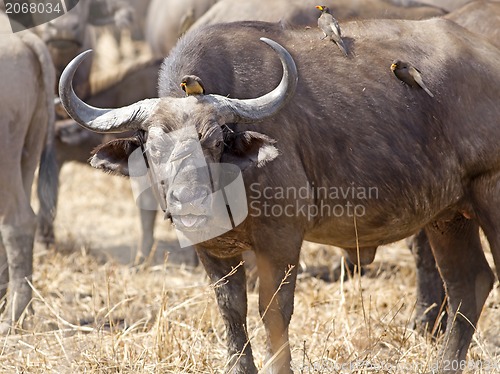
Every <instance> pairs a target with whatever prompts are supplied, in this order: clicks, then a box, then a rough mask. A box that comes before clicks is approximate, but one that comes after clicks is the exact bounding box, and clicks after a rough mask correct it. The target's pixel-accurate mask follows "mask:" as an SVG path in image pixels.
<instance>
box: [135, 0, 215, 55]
mask: <svg viewBox="0 0 500 374" xmlns="http://www.w3.org/2000/svg"><path fill="white" fill-rule="evenodd" d="M216 2H217V0H151V3H150V4H149V8H148V13H147V15H146V22H145V30H144V35H145V38H146V41H147V42H148V44H149V46H150V48H151V51H152V52H153V55H155V56H158V57H165V56H166V55H167V54H168V52H169V51H170V49H172V47H173V46H174V45H175V43H176V42H177V39H179V37H180V36H181V35H182V34H184V33H185V32H186V31H187V30H188V29H189V28H190V27H191V25H192V24H193V23H194V22H195V21H196V20H197V19H198V18H200V16H201V15H202V14H203V13H205V12H206V11H207V10H208V9H210V7H211V6H212V5H214V4H215V3H216Z"/></svg>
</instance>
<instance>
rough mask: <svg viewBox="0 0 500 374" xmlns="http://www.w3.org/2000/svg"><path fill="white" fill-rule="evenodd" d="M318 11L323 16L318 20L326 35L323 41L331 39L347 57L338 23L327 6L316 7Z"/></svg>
mask: <svg viewBox="0 0 500 374" xmlns="http://www.w3.org/2000/svg"><path fill="white" fill-rule="evenodd" d="M316 9H318V10H321V16H319V18H318V27H319V28H320V29H321V31H323V34H324V35H325V36H324V37H322V38H321V39H325V38H326V37H329V38H330V40H331V41H332V42H334V43H335V44H337V46H338V47H339V48H340V50H341V51H342V53H344V55H345V56H346V57H347V48H346V46H345V44H344V41H343V40H342V33H341V31H340V26H339V23H338V21H337V20H336V19H335V18H334V17H333V16H332V14H331V13H330V9H328V7H327V6H325V5H316Z"/></svg>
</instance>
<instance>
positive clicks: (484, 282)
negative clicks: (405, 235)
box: [426, 214, 494, 373]
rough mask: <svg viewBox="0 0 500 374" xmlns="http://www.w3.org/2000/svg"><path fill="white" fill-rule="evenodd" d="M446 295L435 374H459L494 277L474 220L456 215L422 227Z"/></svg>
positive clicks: (463, 365)
mask: <svg viewBox="0 0 500 374" xmlns="http://www.w3.org/2000/svg"><path fill="white" fill-rule="evenodd" d="M426 233H427V235H428V238H429V241H430V243H431V247H432V251H433V253H434V257H435V259H436V262H437V265H438V268H439V272H440V273H441V277H442V278H443V281H444V284H445V289H446V293H447V296H448V322H447V327H446V335H445V339H444V342H443V347H442V350H441V354H440V357H439V360H438V365H439V368H440V370H439V372H447V373H448V372H449V373H461V372H462V370H460V368H463V367H465V364H466V363H465V357H466V354H467V350H468V348H469V344H470V341H471V339H472V335H473V334H474V330H475V327H476V324H477V321H478V319H479V315H480V314H481V310H482V308H483V305H484V302H485V301H486V298H487V297H488V294H489V292H490V290H491V288H492V287H493V281H494V276H493V273H492V271H491V269H490V267H489V265H488V262H487V261H486V258H485V256H484V253H483V250H482V248H481V243H480V240H479V226H478V224H477V223H476V222H475V221H472V220H468V219H466V218H464V217H463V216H462V215H461V214H456V215H455V216H454V217H453V218H452V219H448V220H440V221H436V222H434V223H432V224H430V225H428V226H427V227H426Z"/></svg>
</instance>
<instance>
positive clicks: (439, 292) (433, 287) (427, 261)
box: [410, 230, 446, 333]
mask: <svg viewBox="0 0 500 374" xmlns="http://www.w3.org/2000/svg"><path fill="white" fill-rule="evenodd" d="M410 249H411V252H412V254H413V258H414V260H415V265H416V268H417V306H416V311H415V312H416V316H415V325H416V326H415V327H416V328H417V329H418V330H419V331H422V332H425V331H427V332H429V333H438V332H440V331H442V330H444V329H446V320H444V319H443V321H440V314H441V313H440V311H441V310H442V308H441V306H442V305H443V302H445V297H446V294H445V291H444V287H443V280H442V279H441V276H440V275H439V271H438V269H437V266H436V260H434V255H433V254H432V249H431V246H430V243H429V239H427V235H426V234H425V231H424V230H420V232H419V233H418V234H416V235H415V236H413V237H412V238H411V241H410Z"/></svg>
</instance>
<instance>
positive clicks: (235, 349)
mask: <svg viewBox="0 0 500 374" xmlns="http://www.w3.org/2000/svg"><path fill="white" fill-rule="evenodd" d="M196 252H197V253H198V257H199V259H200V261H201V263H202V264H203V266H204V267H205V270H206V272H207V274H208V276H209V277H210V280H211V281H212V283H213V284H214V285H215V297H216V298H217V304H218V305H219V310H220V313H221V315H222V319H223V320H224V323H225V325H226V333H227V347H228V353H229V358H230V361H229V363H228V364H227V372H229V373H235V374H247V373H248V374H252V373H257V368H256V367H255V364H254V362H253V355H252V348H251V346H250V342H249V340H248V333H247V328H246V318H247V290H246V276H245V268H244V266H240V263H241V262H242V261H243V258H242V256H236V257H232V258H216V257H213V256H211V255H209V254H208V253H207V252H206V251H205V250H204V249H203V248H199V247H197V248H196ZM235 269H236V270H235ZM233 271H234V274H232V275H230V276H227V275H228V274H229V273H231V272H233ZM225 277H227V278H225ZM223 278H224V279H223Z"/></svg>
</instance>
